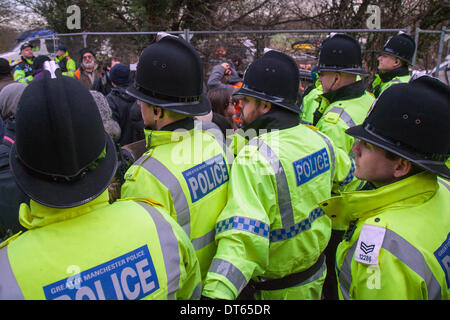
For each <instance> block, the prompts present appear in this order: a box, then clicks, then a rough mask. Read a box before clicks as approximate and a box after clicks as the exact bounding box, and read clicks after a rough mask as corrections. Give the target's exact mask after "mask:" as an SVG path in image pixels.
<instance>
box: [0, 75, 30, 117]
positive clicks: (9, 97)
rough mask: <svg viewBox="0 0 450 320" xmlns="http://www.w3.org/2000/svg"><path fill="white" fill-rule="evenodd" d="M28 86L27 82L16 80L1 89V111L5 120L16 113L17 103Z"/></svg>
mask: <svg viewBox="0 0 450 320" xmlns="http://www.w3.org/2000/svg"><path fill="white" fill-rule="evenodd" d="M26 87H27V84H25V83H20V82H14V83H10V84H8V85H7V86H5V87H4V88H3V89H2V90H1V91H0V113H1V117H2V119H3V120H4V121H6V120H8V119H9V117H12V116H14V115H15V114H16V110H17V105H18V104H19V100H20V97H21V96H22V92H23V90H25V88H26Z"/></svg>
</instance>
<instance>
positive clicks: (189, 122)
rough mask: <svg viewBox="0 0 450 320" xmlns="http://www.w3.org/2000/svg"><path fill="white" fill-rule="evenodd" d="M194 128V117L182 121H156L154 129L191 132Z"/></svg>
mask: <svg viewBox="0 0 450 320" xmlns="http://www.w3.org/2000/svg"><path fill="white" fill-rule="evenodd" d="M193 128H194V119H193V118H192V117H184V118H182V119H179V118H178V119H173V118H169V117H167V118H166V117H164V118H160V119H158V121H156V123H155V126H154V129H153V130H158V131H174V130H177V129H186V130H191V129H193Z"/></svg>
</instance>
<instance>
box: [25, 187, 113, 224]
mask: <svg viewBox="0 0 450 320" xmlns="http://www.w3.org/2000/svg"><path fill="white" fill-rule="evenodd" d="M107 205H109V194H108V189H106V190H105V191H104V192H103V193H102V194H101V195H100V196H98V197H97V198H95V199H94V200H92V201H90V202H88V203H85V204H83V205H81V206H78V207H75V208H66V209H59V208H51V207H47V206H44V205H42V204H40V203H37V202H36V201H34V200H30V205H29V206H28V205H27V204H26V203H22V204H21V205H20V209H19V221H20V224H21V225H23V226H24V227H25V228H27V229H35V228H40V227H43V226H46V225H49V224H53V223H56V222H60V221H65V220H69V219H72V218H76V217H79V216H82V215H84V214H86V213H89V212H91V211H94V210H97V209H99V208H101V207H104V206H107Z"/></svg>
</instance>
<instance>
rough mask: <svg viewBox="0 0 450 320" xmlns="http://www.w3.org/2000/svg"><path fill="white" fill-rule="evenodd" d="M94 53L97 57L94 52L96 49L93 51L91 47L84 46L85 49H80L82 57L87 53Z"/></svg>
mask: <svg viewBox="0 0 450 320" xmlns="http://www.w3.org/2000/svg"><path fill="white" fill-rule="evenodd" d="M88 52H89V53H92V55H93V56H94V57H95V53H94V51H92V50H91V49H89V48H83V49H81V50H80V57H81V59H83V55H85V54H86V53H88Z"/></svg>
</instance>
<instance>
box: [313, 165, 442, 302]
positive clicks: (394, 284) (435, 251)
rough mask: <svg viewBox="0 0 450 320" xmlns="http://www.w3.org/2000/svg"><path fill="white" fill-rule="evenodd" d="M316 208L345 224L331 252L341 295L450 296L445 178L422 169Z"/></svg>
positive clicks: (385, 297)
mask: <svg viewBox="0 0 450 320" xmlns="http://www.w3.org/2000/svg"><path fill="white" fill-rule="evenodd" d="M321 208H322V209H323V210H324V211H325V212H326V213H327V215H329V216H330V217H331V219H333V220H341V222H340V223H341V224H342V223H346V224H347V225H348V226H349V228H348V230H347V232H346V234H345V235H344V240H343V241H342V242H341V243H340V244H339V247H338V249H337V254H336V272H337V278H338V282H339V297H340V298H341V299H346V300H347V299H355V300H376V299H381V300H388V299H389V300H390V299H393V300H402V299H408V300H435V299H438V300H440V299H442V300H449V299H450V290H449V288H450V233H449V232H450V186H449V183H448V181H444V180H441V179H437V178H436V175H434V174H432V173H430V172H422V173H419V174H416V175H413V176H411V177H408V178H405V179H403V180H400V181H398V182H395V183H392V184H389V185H386V186H383V187H380V188H378V189H375V190H370V191H358V192H345V193H343V194H342V195H341V196H339V197H333V198H331V199H329V200H326V201H324V202H323V203H322V204H321Z"/></svg>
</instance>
